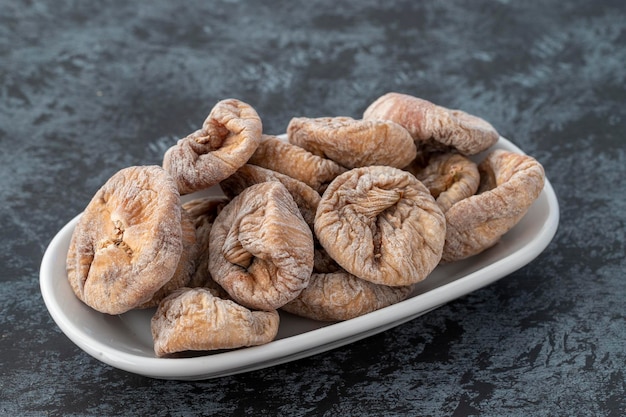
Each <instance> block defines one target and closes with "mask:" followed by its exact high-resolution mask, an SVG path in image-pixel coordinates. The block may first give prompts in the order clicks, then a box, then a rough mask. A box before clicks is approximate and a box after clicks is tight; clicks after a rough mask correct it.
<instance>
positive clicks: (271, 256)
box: [209, 181, 313, 310]
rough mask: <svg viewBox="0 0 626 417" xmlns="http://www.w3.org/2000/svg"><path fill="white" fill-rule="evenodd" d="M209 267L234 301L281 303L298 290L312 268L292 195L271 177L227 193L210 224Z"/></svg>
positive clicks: (309, 242) (308, 236)
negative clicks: (229, 195)
mask: <svg viewBox="0 0 626 417" xmlns="http://www.w3.org/2000/svg"><path fill="white" fill-rule="evenodd" d="M209 246H210V247H211V250H210V253H209V271H210V273H211V276H213V279H214V280H215V281H216V282H217V283H218V284H220V285H221V286H222V288H224V289H225V290H226V291H227V292H228V294H229V295H230V296H231V297H232V298H233V299H234V300H235V301H237V302H238V303H240V304H242V305H244V306H246V307H249V308H253V309H258V310H273V309H276V308H279V307H281V306H282V305H284V304H285V303H287V302H289V301H291V300H292V299H294V298H295V297H297V296H298V294H300V291H302V289H303V288H305V287H306V286H307V284H308V283H309V279H310V277H311V272H312V269H313V236H312V233H311V230H310V228H309V226H308V225H307V224H306V222H305V221H304V219H303V218H302V215H301V214H300V211H299V210H298V207H297V206H296V204H295V203H294V201H293V197H292V196H291V194H289V191H287V189H286V188H285V186H284V185H283V184H282V183H280V182H277V181H269V182H264V183H261V184H256V185H252V186H250V187H248V188H246V189H244V190H243V191H242V192H241V194H239V195H238V196H236V197H235V198H233V199H232V200H231V201H230V203H228V205H226V207H224V208H223V209H222V211H221V212H220V213H219V214H218V216H217V218H216V219H215V222H214V223H213V227H212V228H211V235H210V243H209Z"/></svg>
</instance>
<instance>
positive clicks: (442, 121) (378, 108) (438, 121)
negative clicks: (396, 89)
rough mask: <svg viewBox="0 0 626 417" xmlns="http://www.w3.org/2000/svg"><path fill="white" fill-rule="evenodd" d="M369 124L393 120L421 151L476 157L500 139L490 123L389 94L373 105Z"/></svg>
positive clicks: (365, 116)
mask: <svg viewBox="0 0 626 417" xmlns="http://www.w3.org/2000/svg"><path fill="white" fill-rule="evenodd" d="M363 119H365V120H392V121H394V122H396V123H398V124H399V125H401V126H403V127H404V128H406V129H407V130H408V131H409V133H410V134H411V136H412V137H413V139H414V140H415V142H416V143H417V147H418V149H426V150H428V151H440V150H448V149H450V148H453V149H456V150H457V151H458V152H460V153H462V154H464V155H474V154H477V153H479V152H482V151H484V150H486V149H488V148H489V147H490V146H492V145H493V144H495V143H496V142H497V141H498V139H499V138H500V135H499V134H498V132H497V131H496V129H495V128H494V127H493V126H492V125H491V124H490V123H488V122H487V121H486V120H484V119H482V118H480V117H478V116H474V115H471V114H469V113H466V112H464V111H462V110H451V109H448V108H445V107H443V106H438V105H436V104H434V103H431V102H430V101H427V100H424V99H421V98H417V97H414V96H411V95H408V94H400V93H387V94H385V95H383V96H381V97H379V98H378V99H376V100H375V101H374V102H373V103H371V104H370V105H369V106H368V107H367V109H366V110H365V112H364V113H363Z"/></svg>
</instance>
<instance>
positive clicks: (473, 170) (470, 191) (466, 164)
mask: <svg viewBox="0 0 626 417" xmlns="http://www.w3.org/2000/svg"><path fill="white" fill-rule="evenodd" d="M409 172H412V171H411V170H409ZM412 173H413V174H414V175H415V177H416V178H417V179H418V180H420V181H421V182H422V183H423V184H424V185H425V186H426V188H428V190H429V191H430V194H431V195H432V196H433V197H435V200H436V201H437V204H438V205H439V207H440V208H441V211H443V212H444V213H445V212H446V211H448V210H449V209H450V207H452V206H453V205H454V204H456V203H457V202H459V201H461V200H463V199H465V198H467V197H469V196H472V195H474V194H475V193H476V191H477V190H478V184H479V183H480V174H479V173H478V167H477V165H476V164H475V163H474V161H472V160H470V159H468V158H467V157H465V156H463V155H461V154H458V153H456V152H446V153H442V154H434V155H432V156H431V157H430V158H429V160H428V164H427V165H426V167H425V168H422V169H419V170H416V171H415V172H412Z"/></svg>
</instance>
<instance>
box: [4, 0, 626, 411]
mask: <svg viewBox="0 0 626 417" xmlns="http://www.w3.org/2000/svg"><path fill="white" fill-rule="evenodd" d="M262 3H264V2H252V1H249V2H246V1H237V0H228V1H227V0H223V1H213V2H203V1H186V2H183V3H180V4H179V3H176V2H168V1H161V0H158V1H152V2H126V1H118V0H107V1H101V2H79V1H71V0H59V1H37V0H15V1H8V0H0V202H1V204H0V231H1V233H2V239H1V240H0V414H2V415H128V414H135V415H149V414H151V415H193V414H207V415H244V414H251V415H268V416H269V415H272V416H274V415H284V416H288V415H327V416H335V415H355V416H356V415H358V416H365V415H398V416H405V415H423V416H440V415H452V416H467V415H481V416H517V415H520V416H529V415H532V416H555V415H580V416H622V415H625V414H626V400H625V397H626V382H625V378H626V352H625V350H626V349H625V346H626V305H625V301H624V300H625V299H626V297H625V296H626V290H625V287H626V285H625V271H626V261H625V256H624V254H625V246H626V237H625V229H626V214H625V213H626V197H624V195H625V194H624V188H623V187H624V183H623V180H624V178H626V110H625V108H626V106H625V104H626V87H625V85H626V69H625V67H624V63H625V62H626V26H625V24H624V22H625V21H626V7H625V6H624V3H623V2H622V1H610V0H600V1H594V2H590V1H584V0H573V1H568V2H561V1H555V0H549V1H542V2H513V1H507V0H500V1H496V0H477V1H472V2H469V1H460V0H455V1H448V2H412V1H388V2H378V1H373V0H366V1H360V2H358V3H357V2H354V3H355V4H352V5H348V4H347V2H346V3H341V2H336V1H329V0H323V1H318V0H313V1H306V2H292V1H276V2H271V6H270V5H269V3H268V5H265V4H262ZM381 3H384V4H381ZM356 4H358V6H357V5H356ZM388 91H400V92H406V93H409V94H413V95H417V96H419V97H422V98H425V99H428V100H431V101H433V102H436V103H438V104H442V105H444V106H447V107H453V108H460V109H463V110H465V111H468V112H470V113H474V114H477V115H480V116H482V117H484V118H486V119H487V120H489V121H490V122H491V123H492V124H493V125H494V126H496V127H497V128H498V130H499V131H500V132H501V134H502V135H503V136H505V137H508V138H509V139H511V140H512V141H513V142H515V143H516V144H517V145H519V146H520V147H521V148H522V149H524V150H525V151H526V152H528V153H530V154H532V155H534V156H535V157H536V158H537V159H538V160H539V161H540V162H541V163H542V164H543V165H544V167H545V169H546V173H547V175H548V177H549V178H550V180H551V182H552V184H553V186H554V188H555V190H556V192H557V195H558V197H559V202H560V205H561V223H560V227H559V230H558V232H557V234H556V236H555V239H554V240H553V242H552V243H551V244H550V245H549V246H548V248H547V249H546V251H545V252H544V253H543V254H542V255H540V256H539V257H538V258H537V259H536V260H535V261H534V262H532V263H531V264H529V265H528V266H526V267H524V268H522V269H521V270H519V271H517V272H515V273H513V274H511V275H510V276H508V277H506V278H504V279H502V280H500V281H498V282H497V283H495V284H493V285H490V286H488V287H486V288H484V289H481V290H479V291H476V292H475V293H472V294H470V295H468V296H466V297H463V298H461V299H458V300H456V301H454V302H451V303H449V304H447V305H445V306H443V307H441V308H439V309H437V310H435V311H433V312H431V313H429V314H427V315H425V316H423V317H420V318H418V319H415V320H413V321H411V322H409V323H406V324H403V325H401V326H399V327H397V328H394V329H392V330H389V331H386V332H384V333H382V334H379V335H377V336H373V337H371V338H368V339H366V340H363V341H360V342H357V343H353V344H351V345H348V346H345V347H342V348H338V349H336V350H333V351H330V352H327V353H324V354H319V355H316V356H313V357H310V358H307V359H303V360H299V361H296V362H292V363H288V364H285V365H280V366H276V367H272V368H268V369H265V370H260V371H255V372H250V373H246V374H242V375H236V376H232V377H225V378H220V379H217V380H209V381H201V382H176V381H161V380H154V379H147V378H143V377H140V376H136V375H133V374H129V373H126V372H123V371H119V370H116V369H114V368H111V367H109V366H107V365H104V364H102V363H100V362H98V361H97V360H95V359H93V358H91V357H90V356H88V355H87V354H85V353H84V352H82V351H81V350H80V349H78V348H77V347H75V346H74V345H73V344H72V343H71V342H70V341H69V339H67V338H66V337H65V336H64V335H63V334H62V333H61V331H60V330H59V328H58V327H57V326H56V325H55V323H54V322H53V321H52V319H51V318H50V316H49V314H48V312H47V311H46V308H45V306H44V303H43V301H42V298H41V295H40V292H39V284H38V279H39V277H38V268H39V264H40V261H41V256H42V254H43V252H44V250H45V248H46V246H47V244H48V243H49V241H50V239H51V238H52V236H54V234H55V233H56V232H57V231H58V230H59V228H60V227H61V226H62V225H64V224H65V223H66V222H67V221H68V220H69V219H71V218H72V217H73V216H74V215H75V214H76V213H78V212H79V211H81V210H82V209H83V208H84V206H85V205H86V204H87V202H88V201H89V199H90V198H91V196H92V195H93V193H94V192H95V191H96V190H97V188H99V186H100V185H101V184H102V183H103V182H104V181H105V180H106V179H107V178H108V177H109V176H110V175H111V174H112V173H114V172H115V171H117V170H118V169H120V168H122V167H126V166H129V165H135V164H150V163H157V164H158V163H160V161H161V157H162V154H163V152H164V150H165V149H166V148H167V147H169V146H170V145H171V144H172V143H173V142H174V141H175V140H176V139H177V138H179V137H181V136H184V135H186V134H187V133H189V132H191V131H192V130H194V129H196V128H197V127H198V126H199V125H200V124H201V123H202V121H203V120H204V117H205V116H206V114H207V112H208V111H209V110H210V108H211V107H212V105H213V104H214V103H215V102H216V101H217V100H219V99H222V98H225V97H237V98H240V99H242V100H244V101H246V102H249V103H250V104H252V105H253V106H254V107H255V108H256V109H257V110H258V112H259V114H260V115H261V117H262V119H263V123H264V128H265V131H266V132H268V133H280V132H283V131H284V130H285V128H286V125H287V123H288V121H289V119H290V118H291V117H292V116H328V115H347V116H352V117H359V116H360V115H361V114H362V111H363V110H364V108H365V107H366V106H367V104H368V103H369V102H371V101H372V100H373V99H375V98H376V97H378V96H380V95H381V94H383V93H385V92H388Z"/></svg>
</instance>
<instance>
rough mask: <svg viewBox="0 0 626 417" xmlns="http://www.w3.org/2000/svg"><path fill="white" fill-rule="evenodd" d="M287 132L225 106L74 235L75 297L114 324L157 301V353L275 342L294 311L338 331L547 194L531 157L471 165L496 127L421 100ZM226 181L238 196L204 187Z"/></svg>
mask: <svg viewBox="0 0 626 417" xmlns="http://www.w3.org/2000/svg"><path fill="white" fill-rule="evenodd" d="M286 136H287V140H284V139H282V138H279V137H276V136H271V135H266V134H263V128H262V122H261V119H260V117H259V115H258V114H257V112H256V111H255V110H254V109H253V108H252V107H251V106H250V105H248V104H246V103H244V102H242V101H240V100H237V99H227V100H223V101H220V102H218V103H217V104H216V105H215V106H214V107H213V109H212V110H211V112H210V114H209V116H208V117H207V119H206V120H205V121H204V123H203V125H202V127H201V128H200V129H199V130H197V131H195V132H193V133H191V134H189V135H188V136H186V137H184V138H183V139H181V140H179V141H178V142H177V143H176V144H174V145H173V146H172V147H171V148H169V149H168V150H167V152H166V153H165V155H164V157H163V165H162V166H132V167H128V168H125V169H122V170H121V171H119V172H117V173H115V174H114V175H113V176H112V177H111V178H110V179H109V180H108V181H107V182H106V183H105V184H104V185H103V186H102V187H101V188H100V189H99V190H98V192H97V193H96V194H95V196H94V197H93V199H92V200H91V202H90V203H89V204H88V205H87V207H86V209H85V211H84V213H83V214H82V215H81V217H80V219H79V221H78V223H77V226H76V228H75V230H74V232H73V235H72V239H71V243H70V248H69V252H68V256H67V275H68V279H69V283H70V285H71V287H72V289H73V291H74V293H75V294H76V296H77V297H78V298H79V299H80V300H82V301H83V302H84V303H85V304H87V305H89V306H90V307H92V308H93V309H95V310H97V311H100V312H102V313H107V314H121V313H124V312H127V311H129V310H132V309H138V308H149V307H153V308H154V307H155V308H156V312H155V314H154V316H153V318H152V321H151V330H152V335H153V339H154V349H155V353H156V355H157V356H167V355H172V354H175V353H177V352H183V351H207V350H215V349H231V348H238V347H243V346H252V345H259V344H263V343H267V342H270V341H271V340H273V339H274V338H275V337H276V334H277V331H278V326H279V320H280V316H279V314H278V310H279V309H280V310H283V311H286V312H288V313H291V314H295V315H299V316H303V317H308V318H312V319H315V320H325V321H338V320H347V319H350V318H354V317H357V316H360V315H363V314H366V313H369V312H372V311H374V310H377V309H380V308H382V307H385V306H388V305H390V304H393V303H396V302H399V301H401V300H403V299H405V298H406V297H408V296H409V295H410V294H411V291H412V289H413V286H414V284H416V283H418V282H420V281H422V280H423V279H425V278H426V277H428V276H429V274H430V273H431V272H432V270H433V269H434V268H435V267H436V266H437V265H438V264H440V263H447V262H454V261H457V260H460V259H464V258H467V257H470V256H473V255H476V254H478V253H480V252H481V251H483V250H485V249H487V248H489V247H490V246H492V245H494V244H495V243H496V242H497V241H498V240H499V239H500V237H501V236H502V235H503V234H504V233H506V232H507V231H508V230H510V229H511V228H512V227H513V226H514V225H515V224H516V223H517V222H518V221H519V220H520V219H521V218H522V217H523V216H524V215H525V213H526V212H527V210H528V208H529V207H530V205H531V204H532V203H533V201H534V200H535V199H536V198H537V197H538V196H539V193H540V192H541V190H542V189H543V185H544V171H543V168H542V166H541V165H540V164H539V163H538V162H537V161H536V160H535V159H534V158H532V157H530V156H526V155H520V154H516V153H512V152H508V151H504V150H493V151H491V152H488V153H487V156H486V157H485V158H484V159H483V160H482V162H480V163H478V164H476V163H475V162H473V161H472V160H471V159H470V158H469V156H471V155H476V154H478V153H480V152H483V151H486V150H488V149H489V148H490V147H491V146H492V145H494V144H495V143H496V142H497V141H498V138H499V135H498V133H497V132H496V130H495V129H494V128H493V127H492V126H491V125H490V124H489V123H487V122H486V121H485V120H483V119H481V118H479V117H476V116H473V115H470V114H467V113H465V112H463V111H460V110H450V109H447V108H445V107H441V106H438V105H435V104H433V103H431V102H429V101H426V100H422V99H419V98H417V97H413V96H410V95H406V94H399V93H388V94H385V95H383V96H382V97H380V98H378V99H377V100H376V101H374V102H373V103H371V104H370V105H369V107H368V108H367V109H366V110H365V112H364V114H363V117H362V118H361V119H353V118H349V117H325V118H306V117H296V118H293V119H292V120H291V121H290V122H289V125H288V127H287V135H286ZM213 186H219V187H220V188H221V190H222V191H223V195H222V196H212V197H200V196H199V195H202V194H201V193H200V194H197V195H194V194H193V193H196V192H199V191H203V190H206V189H208V188H210V187H213ZM183 195H189V197H188V198H186V199H185V200H186V202H183V201H184V200H181V196H183Z"/></svg>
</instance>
